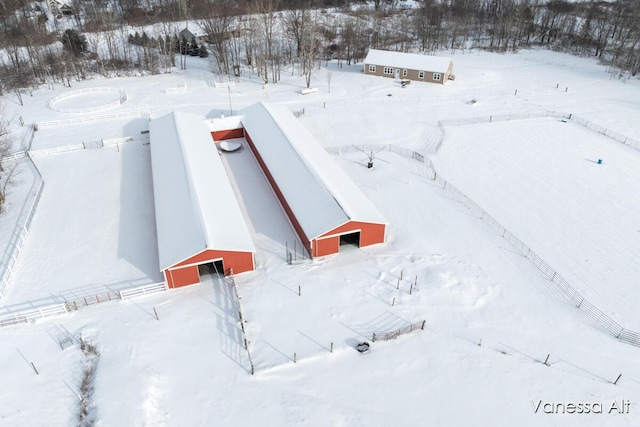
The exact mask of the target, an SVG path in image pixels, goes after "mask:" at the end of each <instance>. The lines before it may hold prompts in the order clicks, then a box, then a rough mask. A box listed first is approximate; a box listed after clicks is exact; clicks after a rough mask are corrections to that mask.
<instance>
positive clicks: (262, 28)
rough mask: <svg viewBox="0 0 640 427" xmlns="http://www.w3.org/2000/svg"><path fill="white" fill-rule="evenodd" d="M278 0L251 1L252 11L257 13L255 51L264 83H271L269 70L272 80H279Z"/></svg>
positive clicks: (254, 29)
mask: <svg viewBox="0 0 640 427" xmlns="http://www.w3.org/2000/svg"><path fill="white" fill-rule="evenodd" d="M277 9H278V0H253V2H252V3H251V9H250V10H251V13H253V14H255V19H253V28H252V30H253V32H255V33H257V34H256V35H257V36H258V39H257V40H256V39H254V40H253V42H254V46H255V52H256V53H257V57H256V60H257V64H255V65H256V66H257V67H258V70H259V73H260V75H261V76H262V79H263V81H264V84H268V83H269V72H271V81H272V82H274V83H275V82H277V81H278V80H277V74H276V66H275V65H276V64H275V62H276V61H278V60H279V58H278V57H276V55H275V53H276V51H275V39H276V37H277V36H278V29H279V28H278V25H277V21H278V15H277V14H276V11H277Z"/></svg>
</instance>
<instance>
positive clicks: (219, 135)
mask: <svg viewBox="0 0 640 427" xmlns="http://www.w3.org/2000/svg"><path fill="white" fill-rule="evenodd" d="M211 137H212V138H213V140H214V141H224V140H225V139H235V138H243V137H244V128H239V129H226V130H218V131H213V132H211Z"/></svg>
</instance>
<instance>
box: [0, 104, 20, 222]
mask: <svg viewBox="0 0 640 427" xmlns="http://www.w3.org/2000/svg"><path fill="white" fill-rule="evenodd" d="M10 148H11V129H10V127H9V121H8V120H7V119H6V114H5V110H4V108H3V107H2V105H1V104H0V212H2V210H3V207H4V202H5V201H6V195H7V186H8V185H9V183H10V182H11V176H12V175H13V173H14V172H15V170H16V166H15V164H14V165H13V166H7V165H6V164H5V163H6V158H7V155H8V154H9V150H10Z"/></svg>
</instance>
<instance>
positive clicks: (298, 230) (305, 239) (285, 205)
mask: <svg viewBox="0 0 640 427" xmlns="http://www.w3.org/2000/svg"><path fill="white" fill-rule="evenodd" d="M244 138H245V140H246V141H247V143H248V144H249V147H250V148H251V152H252V153H253V155H254V156H255V158H256V160H257V161H258V164H259V165H260V168H261V169H262V171H263V172H264V175H265V176H266V177H267V181H269V184H270V185H271V188H273V191H274V192H275V193H276V197H278V200H279V201H280V204H281V205H282V207H283V208H284V211H285V212H286V213H287V216H288V217H289V220H290V221H291V224H292V225H293V228H294V230H295V231H296V233H298V236H299V237H300V240H301V241H302V243H303V244H305V245H309V243H310V240H309V238H308V237H307V236H306V235H305V234H304V231H303V230H302V227H301V226H300V223H299V222H298V220H297V219H296V216H295V215H294V214H293V211H292V210H291V208H290V207H289V204H288V203H287V199H285V197H284V195H283V194H282V192H281V191H280V189H279V188H278V184H276V181H275V180H274V179H273V176H272V175H271V172H269V168H267V165H266V164H265V163H264V161H263V160H262V157H261V156H260V153H258V150H257V149H256V146H255V145H254V144H253V141H252V140H251V137H250V136H249V134H248V133H247V132H246V131H245V133H244ZM308 248H309V247H308V246H307V247H306V248H305V249H307V250H308ZM312 256H313V255H312Z"/></svg>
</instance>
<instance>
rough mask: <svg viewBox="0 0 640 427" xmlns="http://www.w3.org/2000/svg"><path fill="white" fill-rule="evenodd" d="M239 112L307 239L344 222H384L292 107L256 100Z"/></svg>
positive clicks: (381, 216)
mask: <svg viewBox="0 0 640 427" xmlns="http://www.w3.org/2000/svg"><path fill="white" fill-rule="evenodd" d="M242 113H243V117H242V124H243V126H244V128H245V130H246V131H247V133H248V134H249V136H250V137H251V141H252V142H253V144H254V146H255V147H256V149H257V151H258V152H259V154H260V157H262V159H263V161H264V163H265V164H266V166H267V168H268V169H269V172H270V173H271V175H272V176H273V178H274V180H275V182H276V184H277V185H278V188H279V189H280V191H281V192H282V194H283V196H284V198H285V199H286V201H287V204H288V205H289V207H290V208H291V210H292V211H293V214H294V216H295V217H296V219H297V220H298V222H299V224H300V226H301V227H302V229H303V231H304V233H305V235H306V236H307V237H308V238H309V239H313V238H316V237H318V236H320V235H322V234H324V233H326V232H328V231H331V230H333V229H335V228H337V227H339V226H340V225H342V224H344V223H346V222H348V221H362V222H372V223H379V224H387V220H386V219H385V218H384V216H383V215H382V214H381V213H380V211H378V209H377V208H376V207H375V206H374V205H373V203H371V201H370V200H369V199H368V198H367V197H366V196H365V195H364V194H363V193H362V191H360V189H359V188H358V187H357V186H356V184H355V183H354V182H353V181H352V180H351V178H350V177H349V176H348V175H347V174H346V172H344V170H342V169H341V168H340V167H339V166H338V165H337V163H336V162H335V161H334V160H333V159H332V158H331V156H330V155H329V154H328V153H327V152H326V151H325V150H324V149H323V148H322V146H321V145H320V144H319V143H318V142H317V141H316V140H315V138H314V137H313V136H312V135H311V133H310V132H309V131H308V130H307V129H306V128H305V127H304V126H303V125H302V123H301V122H300V121H299V120H298V119H297V118H296V117H295V116H294V115H293V114H292V113H291V111H290V110H288V109H287V108H286V107H283V106H279V105H271V104H267V103H265V102H259V103H257V104H254V105H252V106H250V107H248V108H246V109H245V110H243V111H242Z"/></svg>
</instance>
